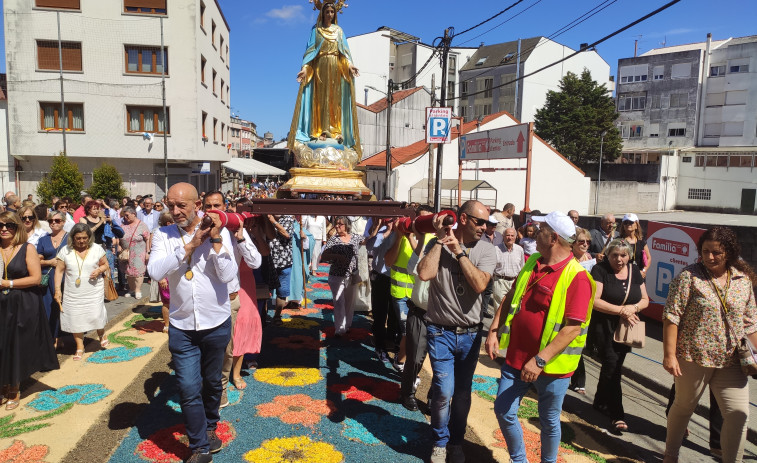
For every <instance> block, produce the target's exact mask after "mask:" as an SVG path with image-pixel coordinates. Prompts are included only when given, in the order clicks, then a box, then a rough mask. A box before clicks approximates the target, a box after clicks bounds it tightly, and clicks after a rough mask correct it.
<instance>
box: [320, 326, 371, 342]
mask: <svg viewBox="0 0 757 463" xmlns="http://www.w3.org/2000/svg"><path fill="white" fill-rule="evenodd" d="M370 335H371V332H370V331H369V330H367V329H365V328H352V329H350V331H348V332H347V333H346V334H345V335H343V336H342V339H346V340H348V341H361V340H363V339H365V338H367V337H368V336H370ZM321 337H322V338H325V339H328V338H333V337H334V327H333V326H327V327H326V328H323V330H322V332H321Z"/></svg>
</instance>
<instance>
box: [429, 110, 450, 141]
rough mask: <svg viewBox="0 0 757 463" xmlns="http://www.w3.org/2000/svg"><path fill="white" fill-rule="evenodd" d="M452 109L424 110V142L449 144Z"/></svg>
mask: <svg viewBox="0 0 757 463" xmlns="http://www.w3.org/2000/svg"><path fill="white" fill-rule="evenodd" d="M451 128H452V108H426V142H427V143H449V142H450V140H449V134H450V129H451Z"/></svg>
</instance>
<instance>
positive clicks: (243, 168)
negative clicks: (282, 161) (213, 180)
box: [221, 158, 286, 176]
mask: <svg viewBox="0 0 757 463" xmlns="http://www.w3.org/2000/svg"><path fill="white" fill-rule="evenodd" d="M221 165H222V166H223V167H224V168H225V169H229V170H233V171H234V172H239V173H240V174H242V175H253V176H257V175H286V172H285V171H283V170H281V169H278V168H276V167H273V166H269V165H268V164H265V163H262V162H260V161H256V160H255V159H245V158H231V160H230V161H229V162H224V163H223V164H221Z"/></svg>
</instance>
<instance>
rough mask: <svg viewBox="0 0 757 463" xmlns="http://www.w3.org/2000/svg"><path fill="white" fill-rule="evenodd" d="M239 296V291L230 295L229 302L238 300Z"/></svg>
mask: <svg viewBox="0 0 757 463" xmlns="http://www.w3.org/2000/svg"><path fill="white" fill-rule="evenodd" d="M238 295H239V292H238V291H237V292H235V293H229V300H230V301H233V300H234V299H236V298H237V296H238Z"/></svg>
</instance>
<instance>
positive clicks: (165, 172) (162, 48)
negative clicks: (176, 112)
mask: <svg viewBox="0 0 757 463" xmlns="http://www.w3.org/2000/svg"><path fill="white" fill-rule="evenodd" d="M160 52H161V53H162V54H163V56H162V57H161V61H162V62H163V68H162V69H161V70H160V80H161V86H162V88H163V187H164V188H163V194H164V195H167V194H168V111H167V110H166V65H167V64H168V63H166V58H167V56H166V47H165V45H164V44H163V18H162V17H161V18H160ZM221 95H223V90H221ZM226 98H228V95H227V96H226ZM156 199H157V198H156Z"/></svg>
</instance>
